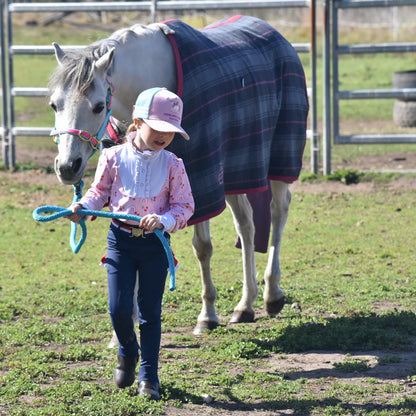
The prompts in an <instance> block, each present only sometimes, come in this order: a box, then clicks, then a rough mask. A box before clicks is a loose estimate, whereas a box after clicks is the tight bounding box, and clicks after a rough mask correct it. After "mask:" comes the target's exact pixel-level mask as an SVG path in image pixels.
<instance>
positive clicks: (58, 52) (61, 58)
mask: <svg viewBox="0 0 416 416" xmlns="http://www.w3.org/2000/svg"><path fill="white" fill-rule="evenodd" d="M52 45H53V47H54V48H55V57H56V60H57V61H58V63H59V64H60V65H62V63H63V61H64V59H65V57H66V55H65V52H64V51H63V50H62V48H61V47H60V46H59V45H58V44H57V43H56V42H53V43H52Z"/></svg>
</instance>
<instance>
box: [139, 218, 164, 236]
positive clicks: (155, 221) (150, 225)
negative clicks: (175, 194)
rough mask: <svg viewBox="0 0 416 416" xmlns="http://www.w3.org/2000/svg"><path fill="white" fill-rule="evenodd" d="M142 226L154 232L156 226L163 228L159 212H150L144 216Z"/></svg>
mask: <svg viewBox="0 0 416 416" xmlns="http://www.w3.org/2000/svg"><path fill="white" fill-rule="evenodd" d="M140 227H141V228H144V229H145V230H146V231H150V232H153V231H154V230H155V229H156V228H157V229H159V230H163V224H162V222H161V221H160V219H159V216H158V215H157V214H149V215H145V216H144V217H142V219H141V221H140Z"/></svg>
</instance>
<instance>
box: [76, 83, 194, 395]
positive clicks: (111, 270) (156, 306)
mask: <svg viewBox="0 0 416 416" xmlns="http://www.w3.org/2000/svg"><path fill="white" fill-rule="evenodd" d="M182 108H183V105H182V101H181V99H180V98H179V97H178V96H177V95H176V94H174V93H172V92H170V91H168V90H167V89H166V88H151V89H149V90H145V91H143V92H142V93H141V94H140V95H139V96H138V98H137V100H136V105H135V106H134V110H133V124H132V125H131V126H130V127H129V130H128V134H127V140H126V142H125V143H123V144H121V145H118V146H114V147H112V148H109V149H105V150H103V152H102V154H101V156H100V159H99V162H98V166H97V170H96V173H95V178H94V182H93V183H92V185H91V188H90V189H89V190H88V191H87V192H86V194H85V196H84V197H83V198H82V199H81V200H80V201H79V202H77V203H75V204H73V205H71V207H70V209H71V210H72V211H73V214H72V215H70V216H68V218H69V219H70V220H72V221H74V222H78V221H79V220H80V219H81V218H82V217H81V216H80V215H79V214H77V211H78V209H80V208H85V209H89V210H101V209H102V208H103V207H104V205H106V204H107V203H109V209H110V211H112V212H115V213H117V212H120V213H124V214H134V215H138V216H140V217H141V221H140V222H139V223H138V222H134V221H118V220H114V219H113V220H112V222H111V225H110V230H109V233H108V238H107V241H108V249H107V255H106V258H105V264H106V268H107V278H108V294H109V310H110V316H111V322H112V324H113V327H114V330H115V332H116V334H117V337H118V340H119V345H120V347H119V351H118V356H117V358H118V363H117V367H116V370H115V372H114V382H115V384H116V385H117V386H118V387H120V388H124V387H127V386H131V385H132V384H133V383H134V381H135V377H136V375H135V369H136V364H137V363H138V361H139V356H140V367H139V377H138V383H139V394H142V395H147V396H149V397H150V398H151V399H155V400H158V399H160V387H159V383H160V382H159V377H158V362H159V349H160V341H161V309H162V297H163V292H164V288H165V281H166V276H167V270H168V260H167V258H166V253H165V251H164V248H163V246H162V244H161V242H160V240H159V239H158V238H157V236H156V234H154V233H153V231H154V230H155V229H156V228H157V229H159V230H163V231H164V233H165V237H166V238H168V239H169V233H173V232H175V231H177V230H179V229H182V228H184V227H186V225H187V221H188V219H189V218H190V217H191V216H192V214H193V211H194V201H193V197H192V192H191V187H190V184H189V179H188V176H187V174H186V171H185V167H184V164H183V161H182V160H181V159H179V158H178V157H176V156H175V155H174V154H173V153H170V152H168V151H167V150H165V148H166V147H167V146H168V145H169V144H170V143H171V142H172V140H173V139H174V136H175V133H180V134H181V135H182V136H183V137H184V138H185V139H186V140H189V136H188V134H187V133H186V132H185V130H183V128H182V127H181V120H182ZM137 275H138V279H139V289H138V294H137V309H138V318H139V329H140V346H139V341H138V339H137V337H136V333H135V331H134V322H133V318H132V312H133V296H134V287H135V284H136V277H137ZM139 353H140V354H139Z"/></svg>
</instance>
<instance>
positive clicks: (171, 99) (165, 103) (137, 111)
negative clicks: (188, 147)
mask: <svg viewBox="0 0 416 416" xmlns="http://www.w3.org/2000/svg"><path fill="white" fill-rule="evenodd" d="M182 111H183V103H182V100H181V99H180V98H179V97H178V96H177V95H176V94H174V93H173V92H171V91H169V90H167V89H166V88H150V89H148V90H144V91H143V92H141V93H140V94H139V96H138V97H137V100H136V104H135V106H134V110H133V119H135V118H141V119H142V120H143V121H144V122H145V123H146V124H147V125H148V126H149V127H151V128H152V129H154V130H157V131H164V132H176V133H180V134H181V135H182V136H183V137H184V138H185V139H186V140H189V135H188V133H186V131H185V130H184V129H183V128H182V127H181V121H182Z"/></svg>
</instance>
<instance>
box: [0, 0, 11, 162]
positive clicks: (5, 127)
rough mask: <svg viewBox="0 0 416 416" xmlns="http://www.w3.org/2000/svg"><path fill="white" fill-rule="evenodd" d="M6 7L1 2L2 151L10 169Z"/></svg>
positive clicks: (4, 160)
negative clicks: (5, 28)
mask: <svg viewBox="0 0 416 416" xmlns="http://www.w3.org/2000/svg"><path fill="white" fill-rule="evenodd" d="M4 7H6V5H5V2H3V0H1V4H0V22H1V27H2V29H1V30H0V65H1V68H0V69H1V90H2V96H1V98H2V104H1V110H2V117H1V119H2V129H1V150H2V159H3V163H4V165H5V166H6V168H8V167H9V141H8V140H9V129H10V125H9V114H8V111H7V107H8V104H7V103H8V96H9V88H8V86H7V77H6V56H7V54H6V47H5V38H4V30H3V28H4Z"/></svg>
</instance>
